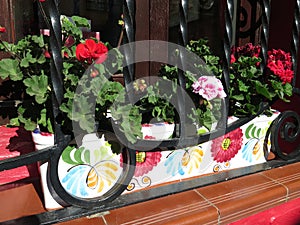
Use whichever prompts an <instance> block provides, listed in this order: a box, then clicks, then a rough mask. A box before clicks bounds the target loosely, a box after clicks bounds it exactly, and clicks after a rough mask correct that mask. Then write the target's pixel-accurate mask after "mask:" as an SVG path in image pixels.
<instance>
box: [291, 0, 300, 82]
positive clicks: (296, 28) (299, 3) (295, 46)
mask: <svg viewBox="0 0 300 225" xmlns="http://www.w3.org/2000/svg"><path fill="white" fill-rule="evenodd" d="M295 2H296V3H295V11H294V22H293V37H292V46H291V56H292V62H293V71H294V79H293V83H292V84H293V87H295V86H296V78H297V69H298V52H299V34H300V0H296V1H295Z"/></svg>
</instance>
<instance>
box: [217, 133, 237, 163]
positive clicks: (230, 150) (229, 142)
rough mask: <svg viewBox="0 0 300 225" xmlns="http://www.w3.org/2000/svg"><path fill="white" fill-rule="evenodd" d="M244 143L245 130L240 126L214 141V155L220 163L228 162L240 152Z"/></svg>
mask: <svg viewBox="0 0 300 225" xmlns="http://www.w3.org/2000/svg"><path fill="white" fill-rule="evenodd" d="M242 144H243V131H242V129H241V128H238V129H236V130H234V131H232V132H229V133H227V134H225V135H223V136H222V137H219V138H216V139H214V140H213V141H212V146H211V153H212V157H213V158H214V160H215V161H217V162H219V163H222V162H227V161H229V160H230V159H232V158H233V157H234V156H235V155H236V154H237V153H238V151H239V150H240V149H241V147H242Z"/></svg>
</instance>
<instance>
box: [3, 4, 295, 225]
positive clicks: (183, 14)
mask: <svg viewBox="0 0 300 225" xmlns="http://www.w3.org/2000/svg"><path fill="white" fill-rule="evenodd" d="M135 2H136V1H135V0H124V21H125V28H124V29H125V32H124V43H131V42H134V41H135V31H136V30H135ZM238 2H239V1H238ZM295 2H296V3H295V5H296V7H295V13H294V22H293V36H292V47H291V49H292V59H293V65H294V67H293V69H294V72H295V74H296V71H297V66H298V63H297V56H298V49H299V31H300V16H299V15H300V1H299V0H296V1H295ZM260 4H261V8H262V9H263V10H262V20H261V21H262V33H261V46H262V59H263V61H262V63H261V69H262V70H264V69H265V67H266V62H267V57H268V56H267V50H268V39H269V30H268V29H269V23H270V12H271V8H270V1H269V0H261V1H260ZM234 6H235V4H234V1H233V0H227V1H226V10H225V31H224V58H223V62H224V65H223V71H224V72H223V80H224V86H225V90H227V92H228V90H229V67H230V55H231V46H232V45H233V43H232V42H233V28H232V27H233V23H234V21H233V17H234ZM45 10H46V12H47V14H48V15H49V18H50V24H49V25H50V30H51V49H52V61H51V79H52V83H53V87H54V91H53V114H54V117H57V116H59V114H60V110H59V106H60V104H61V102H62V99H63V94H64V92H63V91H64V90H63V88H62V76H61V70H62V58H61V57H62V56H61V27H60V14H59V10H58V1H57V0H47V1H46V4H45ZM237 11H238V12H240V10H237ZM178 13H179V15H180V31H179V40H180V41H179V44H181V45H183V46H185V45H186V44H187V41H188V40H187V32H188V31H187V17H188V0H180V1H179V12H178ZM134 53H135V49H134V48H132V49H127V51H126V52H125V54H124V56H125V60H127V59H128V60H129V59H130V58H132V57H134ZM179 55H180V58H179V61H180V62H179V63H181V64H184V63H185V58H184V55H181V54H179ZM134 77H135V70H134V65H133V64H131V65H128V66H127V67H125V68H124V81H125V86H126V87H127V85H128V84H130V83H131V82H132V81H134V79H135V78H134ZM179 84H180V85H181V87H183V89H184V87H185V78H184V75H183V71H180V72H179ZM293 84H294V86H295V84H296V77H295V78H294V83H293ZM297 90H298V89H295V92H296V93H299V91H297ZM178 99H179V102H178V104H179V106H180V107H179V112H178V113H179V114H182V115H185V111H184V110H185V106H184V104H185V101H184V99H183V96H181V95H180V93H179V98H178ZM223 104H224V107H223V108H224V114H225V115H228V107H229V106H228V100H226V99H225V101H224V103H223ZM266 107H268V105H267V104H266V103H265V104H262V108H261V111H260V112H259V113H258V114H257V115H259V114H260V113H261V112H262V111H263V110H264V109H265V108H266ZM257 115H254V116H250V117H247V118H242V119H239V120H237V121H236V122H234V123H231V124H230V125H228V124H227V123H226V122H225V123H223V124H222V125H221V126H219V127H218V128H217V129H216V130H214V131H212V132H210V133H207V134H204V135H201V136H196V135H195V136H187V135H186V134H185V131H184V129H183V127H184V126H185V122H184V120H183V121H180V127H181V128H180V134H179V137H176V138H173V139H169V140H163V141H161V140H160V141H155V140H151V141H147V140H138V142H137V143H136V144H135V146H136V147H137V148H139V150H143V149H145V151H151V150H152V149H151V146H156V148H160V149H161V150H162V151H163V150H170V149H177V148H179V147H180V148H183V147H189V146H191V145H194V144H195V143H197V144H199V143H203V142H206V141H208V140H210V139H212V138H216V137H219V136H221V135H223V134H224V133H227V132H230V131H232V130H234V129H236V128H238V127H241V126H242V125H244V124H246V123H247V122H249V121H251V120H252V119H254V118H255V117H256V116H257ZM182 118H184V116H183V117H182ZM286 118H289V119H288V120H286ZM299 125H300V120H299V115H298V114H297V113H295V112H291V111H288V112H283V113H281V115H280V116H279V117H278V119H276V120H275V121H274V122H273V124H272V126H271V128H270V130H269V132H270V134H271V140H272V144H273V145H274V146H273V147H272V149H275V150H274V152H275V154H276V155H277V156H278V158H277V159H276V160H272V161H268V162H267V163H263V164H260V165H256V166H251V167H247V168H241V169H238V170H233V171H230V172H226V173H218V174H213V175H210V176H207V177H202V178H195V179H192V180H188V181H182V182H180V183H175V184H169V185H166V186H161V187H155V188H151V189H147V190H141V191H137V192H134V193H130V194H126V196H123V195H121V193H122V192H123V191H124V190H125V188H126V186H127V185H128V184H129V182H130V180H131V178H132V176H133V173H134V166H135V163H136V158H135V157H136V155H135V149H126V148H125V149H124V151H123V153H122V154H123V161H124V162H125V163H124V165H125V166H124V167H123V172H122V174H121V177H120V178H119V180H118V182H117V184H116V185H114V186H113V187H112V188H111V189H110V190H109V191H108V192H107V193H106V194H104V195H103V196H100V197H96V198H86V199H85V198H78V197H76V196H72V195H71V194H69V193H68V192H67V191H66V190H65V189H64V188H63V186H62V184H61V182H60V180H59V177H58V162H59V158H60V155H61V153H62V151H63V150H64V149H65V147H66V146H67V145H68V144H69V142H70V139H71V137H70V136H68V135H67V136H66V135H64V134H63V132H62V131H61V127H60V124H59V123H56V124H55V131H56V135H55V145H54V147H50V148H47V149H43V150H41V151H37V152H32V153H29V154H26V155H21V156H19V157H15V158H11V159H6V160H2V161H0V171H4V170H9V169H12V168H16V167H20V166H23V165H28V164H32V163H35V162H38V161H48V162H49V168H48V180H49V187H50V190H51V192H52V194H53V196H54V197H55V198H56V199H57V201H58V202H59V203H61V204H62V205H63V206H65V207H64V208H63V209H60V210H54V211H49V212H46V213H42V214H38V215H33V216H29V217H24V218H21V219H18V220H16V221H15V222H18V221H19V222H20V223H21V222H22V223H23V222H26V221H31V224H53V223H56V222H62V221H66V220H71V219H76V218H79V217H83V216H88V215H92V214H95V213H101V212H105V211H108V210H111V209H114V208H118V207H123V206H126V205H130V204H134V203H138V202H142V201H147V200H150V199H153V198H159V197H162V196H165V195H168V194H173V193H178V192H181V191H186V190H190V189H193V188H196V187H200V186H204V185H209V184H211V183H215V182H220V181H224V180H227V179H233V178H236V177H240V176H242V175H246V174H251V173H255V172H258V171H262V170H266V169H270V168H273V167H277V166H281V165H284V164H288V163H292V162H295V161H299V160H300V149H299V148H296V149H295V151H294V152H292V153H291V154H285V153H284V152H283V151H282V150H281V149H280V147H279V144H278V140H279V138H282V139H283V140H284V141H287V142H294V141H295V140H296V138H298V137H299V132H300V128H299ZM179 143H180V145H179Z"/></svg>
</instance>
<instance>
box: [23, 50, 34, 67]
mask: <svg viewBox="0 0 300 225" xmlns="http://www.w3.org/2000/svg"><path fill="white" fill-rule="evenodd" d="M36 61H37V60H36V59H35V58H33V57H32V55H31V53H30V52H27V53H26V56H25V57H24V58H23V59H22V60H21V63H20V66H21V67H25V68H26V67H29V63H32V64H33V63H36Z"/></svg>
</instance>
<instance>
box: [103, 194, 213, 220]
mask: <svg viewBox="0 0 300 225" xmlns="http://www.w3.org/2000/svg"><path fill="white" fill-rule="evenodd" d="M105 219H106V221H107V224H109V225H129V224H131V225H132V224H134V225H139V224H141V225H149V224H155V225H159V224H163V225H171V224H173V225H178V224H181V225H187V224H190V225H195V224H197V225H198V224H212V225H214V224H218V213H217V209H216V208H215V207H213V206H211V205H210V204H209V203H208V202H207V201H205V200H204V199H203V198H202V197H200V196H199V195H198V194H197V193H196V192H195V191H187V192H183V193H179V194H174V195H169V196H166V197H163V198H159V199H155V200H151V201H147V202H143V203H139V204H135V205H131V206H127V207H125V208H120V209H116V210H112V211H111V212H110V214H109V215H107V216H105Z"/></svg>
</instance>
